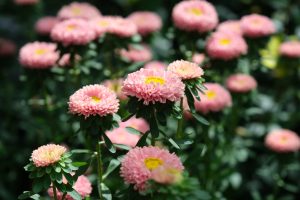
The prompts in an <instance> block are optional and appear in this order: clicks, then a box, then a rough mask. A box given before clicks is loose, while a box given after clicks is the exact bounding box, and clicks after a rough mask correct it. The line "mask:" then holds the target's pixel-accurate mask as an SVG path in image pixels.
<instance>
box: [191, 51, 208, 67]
mask: <svg viewBox="0 0 300 200" xmlns="http://www.w3.org/2000/svg"><path fill="white" fill-rule="evenodd" d="M192 61H193V62H194V63H196V64H198V65H200V64H202V63H203V62H204V61H205V54H204V53H195V54H194V55H193V57H192Z"/></svg>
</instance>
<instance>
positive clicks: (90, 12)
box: [57, 2, 101, 19]
mask: <svg viewBox="0 0 300 200" xmlns="http://www.w3.org/2000/svg"><path fill="white" fill-rule="evenodd" d="M57 15H58V17H59V18H61V19H71V18H82V19H92V18H95V17H100V16H101V13H100V11H99V10H98V9H97V8H96V7H95V6H93V5H91V4H89V3H79V2H72V3H71V4H69V5H66V6H63V7H62V8H61V9H60V10H59V12H58V14H57Z"/></svg>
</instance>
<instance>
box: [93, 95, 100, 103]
mask: <svg viewBox="0 0 300 200" xmlns="http://www.w3.org/2000/svg"><path fill="white" fill-rule="evenodd" d="M92 100H93V101H94V102H99V101H101V99H100V98H99V97H97V96H92Z"/></svg>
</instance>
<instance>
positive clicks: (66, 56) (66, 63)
mask: <svg viewBox="0 0 300 200" xmlns="http://www.w3.org/2000/svg"><path fill="white" fill-rule="evenodd" d="M70 56H71V55H70V54H69V53H65V54H64V55H63V56H62V57H61V58H60V59H59V61H58V65H59V66H60V67H66V66H69V65H70V64H71V63H70ZM80 59H81V57H80V56H79V55H77V54H76V55H75V62H78V61H79V60H80Z"/></svg>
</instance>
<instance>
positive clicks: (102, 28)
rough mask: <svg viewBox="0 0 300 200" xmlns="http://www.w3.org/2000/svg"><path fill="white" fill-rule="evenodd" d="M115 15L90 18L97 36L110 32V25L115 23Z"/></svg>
mask: <svg viewBox="0 0 300 200" xmlns="http://www.w3.org/2000/svg"><path fill="white" fill-rule="evenodd" d="M115 18H116V17H114V16H102V17H97V18H94V19H91V20H90V24H91V26H92V27H94V29H95V31H96V33H97V36H98V37H100V36H102V35H103V34H104V33H106V32H109V29H110V27H111V26H112V24H113V23H114V19H115Z"/></svg>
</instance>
